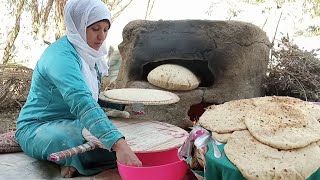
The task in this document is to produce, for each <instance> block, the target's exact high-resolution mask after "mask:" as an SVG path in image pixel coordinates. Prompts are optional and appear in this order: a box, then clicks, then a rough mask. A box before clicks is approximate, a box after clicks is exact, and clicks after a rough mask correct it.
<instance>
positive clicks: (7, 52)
mask: <svg viewBox="0 0 320 180" xmlns="http://www.w3.org/2000/svg"><path fill="white" fill-rule="evenodd" d="M24 4H25V1H24V0H19V1H18V2H17V9H16V12H15V16H16V23H15V26H14V28H13V30H11V31H10V33H9V35H8V39H7V43H6V46H5V48H4V55H3V61H2V63H3V64H7V63H8V62H9V61H10V60H12V57H13V56H12V49H13V45H14V42H15V40H16V39H17V36H18V34H19V31H20V18H21V14H22V13H23V7H24Z"/></svg>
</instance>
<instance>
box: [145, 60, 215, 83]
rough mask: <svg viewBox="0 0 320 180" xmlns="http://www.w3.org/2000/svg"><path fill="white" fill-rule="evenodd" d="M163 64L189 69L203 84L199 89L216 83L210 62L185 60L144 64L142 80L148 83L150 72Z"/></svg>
mask: <svg viewBox="0 0 320 180" xmlns="http://www.w3.org/2000/svg"><path fill="white" fill-rule="evenodd" d="M163 64H176V65H180V66H183V67H185V68H187V69H189V70H190V71H191V72H192V73H193V74H194V75H196V76H197V77H198V78H199V79H200V81H201V83H200V84H199V87H210V86H212V85H213V83H214V72H213V71H212V70H210V69H209V66H208V61H203V60H183V59H167V60H161V61H154V62H148V63H146V64H144V65H143V68H142V80H144V81H147V76H148V74H149V72H150V71H151V70H153V69H154V68H156V67H158V66H160V65H163Z"/></svg>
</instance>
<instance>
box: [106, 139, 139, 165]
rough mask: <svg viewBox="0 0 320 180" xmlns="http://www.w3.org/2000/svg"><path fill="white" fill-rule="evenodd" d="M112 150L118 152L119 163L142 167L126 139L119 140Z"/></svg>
mask: <svg viewBox="0 0 320 180" xmlns="http://www.w3.org/2000/svg"><path fill="white" fill-rule="evenodd" d="M112 149H113V150H115V151H116V156H117V161H118V162H119V163H121V164H124V165H127V166H138V167H140V166H142V163H141V161H140V160H139V159H138V157H137V156H136V154H135V153H134V152H133V151H132V150H131V148H130V147H129V145H128V144H127V142H126V141H125V140H124V139H122V138H121V139H119V140H118V141H117V142H116V143H115V144H114V145H113V146H112Z"/></svg>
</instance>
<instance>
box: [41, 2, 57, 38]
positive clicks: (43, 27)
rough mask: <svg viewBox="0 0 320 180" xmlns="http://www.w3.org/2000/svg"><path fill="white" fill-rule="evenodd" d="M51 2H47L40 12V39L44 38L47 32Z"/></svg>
mask: <svg viewBox="0 0 320 180" xmlns="http://www.w3.org/2000/svg"><path fill="white" fill-rule="evenodd" d="M53 1H54V0H48V2H47V6H46V8H45V9H42V10H41V12H40V13H41V14H40V15H41V26H40V32H39V33H40V35H41V37H42V38H44V36H45V35H46V33H47V30H48V26H47V22H48V17H49V14H50V11H51V9H52V5H53Z"/></svg>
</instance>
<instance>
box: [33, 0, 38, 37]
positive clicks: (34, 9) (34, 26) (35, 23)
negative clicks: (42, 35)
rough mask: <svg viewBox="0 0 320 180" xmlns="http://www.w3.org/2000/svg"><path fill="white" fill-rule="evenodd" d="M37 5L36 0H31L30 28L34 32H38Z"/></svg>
mask: <svg viewBox="0 0 320 180" xmlns="http://www.w3.org/2000/svg"><path fill="white" fill-rule="evenodd" d="M38 6H39V4H38V0H32V1H31V14H32V29H33V33H34V34H38V32H39V26H40V24H39V11H38Z"/></svg>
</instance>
